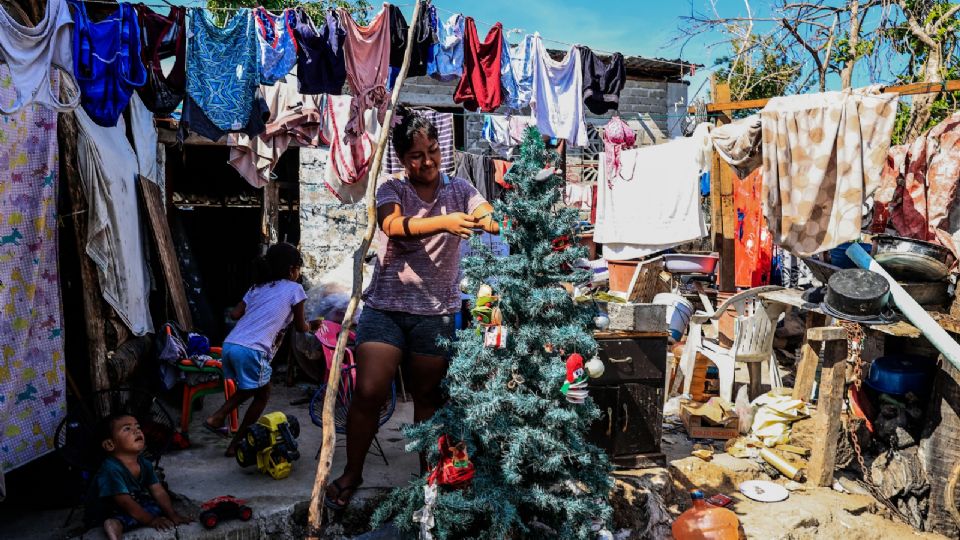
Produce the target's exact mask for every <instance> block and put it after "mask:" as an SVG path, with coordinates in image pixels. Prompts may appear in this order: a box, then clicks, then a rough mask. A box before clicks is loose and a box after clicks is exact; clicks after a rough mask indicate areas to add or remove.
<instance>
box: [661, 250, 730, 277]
mask: <svg viewBox="0 0 960 540" xmlns="http://www.w3.org/2000/svg"><path fill="white" fill-rule="evenodd" d="M663 260H664V262H665V263H666V268H667V272H671V273H674V274H713V272H714V271H715V270H716V269H717V262H718V261H719V260H720V256H719V255H717V254H716V253H710V254H709V255H703V254H696V253H668V254H666V255H664V256H663Z"/></svg>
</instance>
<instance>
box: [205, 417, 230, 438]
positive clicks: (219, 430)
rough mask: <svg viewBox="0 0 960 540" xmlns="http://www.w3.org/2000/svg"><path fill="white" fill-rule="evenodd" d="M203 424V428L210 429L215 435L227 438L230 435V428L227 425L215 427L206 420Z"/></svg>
mask: <svg viewBox="0 0 960 540" xmlns="http://www.w3.org/2000/svg"><path fill="white" fill-rule="evenodd" d="M202 425H203V429H205V430H207V431H209V432H210V433H213V434H214V435H216V436H218V437H220V438H223V439H226V438H227V437H229V436H230V429H229V428H227V426H222V427H214V426H211V425H210V424H208V423H207V421H206V420H204V421H203V422H202Z"/></svg>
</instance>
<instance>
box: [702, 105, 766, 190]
mask: <svg viewBox="0 0 960 540" xmlns="http://www.w3.org/2000/svg"><path fill="white" fill-rule="evenodd" d="M710 134H711V135H712V137H713V148H714V149H715V150H716V151H717V154H719V155H720V157H721V158H722V159H723V160H724V161H726V162H727V163H728V164H730V166H731V167H733V170H734V171H736V172H737V175H739V176H740V178H745V177H746V176H747V175H749V174H750V173H752V172H753V171H754V169H756V168H757V167H759V166H760V165H762V164H763V156H762V155H761V153H760V140H761V139H760V115H759V114H751V115H750V116H748V117H746V118H743V119H741V120H737V121H736V122H733V123H731V124H725V125H722V126H717V127H715V128H713V131H711V132H710Z"/></svg>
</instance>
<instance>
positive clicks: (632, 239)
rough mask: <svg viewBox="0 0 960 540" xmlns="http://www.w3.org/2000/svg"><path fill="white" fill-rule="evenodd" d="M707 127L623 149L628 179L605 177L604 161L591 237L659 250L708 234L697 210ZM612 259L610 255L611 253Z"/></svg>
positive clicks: (623, 166)
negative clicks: (655, 142) (685, 135)
mask: <svg viewBox="0 0 960 540" xmlns="http://www.w3.org/2000/svg"><path fill="white" fill-rule="evenodd" d="M709 140H710V139H709V131H708V127H707V125H701V126H699V127H698V128H697V130H696V131H695V132H694V134H693V136H692V137H689V138H682V139H675V140H672V141H670V142H667V143H664V144H658V145H655V146H645V147H641V148H634V149H630V150H624V151H623V152H622V153H621V154H620V158H621V161H622V168H623V170H624V172H623V174H624V176H628V177H632V178H633V180H632V181H630V182H613V183H612V185H611V183H610V182H608V181H607V179H606V171H605V168H606V164H605V161H606V160H601V162H600V174H601V176H600V178H599V179H598V181H597V199H596V207H597V225H596V229H595V231H594V241H596V242H597V243H600V244H604V248H605V249H604V256H605V257H606V256H607V250H606V245H607V244H630V245H634V246H641V247H645V248H648V249H649V250H650V251H649V252H653V251H658V250H662V249H666V248H668V247H672V246H674V245H676V244H679V243H683V242H689V241H691V240H696V239H697V238H701V237H703V236H705V235H706V234H707V231H706V226H705V225H704V221H703V216H702V214H701V208H700V189H699V185H698V180H699V177H700V173H701V172H702V167H701V165H700V160H701V157H700V153H701V152H702V151H703V150H702V148H703V145H704V141H706V143H707V144H709ZM610 258H615V257H610Z"/></svg>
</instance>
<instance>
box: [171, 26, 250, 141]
mask: <svg viewBox="0 0 960 540" xmlns="http://www.w3.org/2000/svg"><path fill="white" fill-rule="evenodd" d="M210 17H211V16H210V12H209V11H207V10H206V9H200V8H191V9H190V35H189V46H188V47H187V93H188V94H189V96H190V97H191V98H192V99H193V101H194V103H195V104H196V105H197V107H199V109H200V110H202V111H203V113H204V115H205V116H206V118H207V119H208V120H209V121H210V122H211V123H212V124H213V125H214V126H216V127H217V128H219V129H220V130H223V131H236V130H240V129H243V128H244V126H246V124H247V122H248V120H249V119H250V112H251V110H252V109H253V104H254V99H255V95H256V92H257V87H258V86H259V82H260V61H259V58H258V56H259V50H258V46H257V35H256V28H255V24H254V22H253V21H254V19H253V13H252V11H251V10H249V9H241V10H238V11H237V12H236V13H235V14H234V16H233V17H232V18H231V19H230V20H229V21H227V24H226V26H224V27H223V28H220V27H218V26H217V25H215V24H214V22H213V19H211V18H210Z"/></svg>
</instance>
